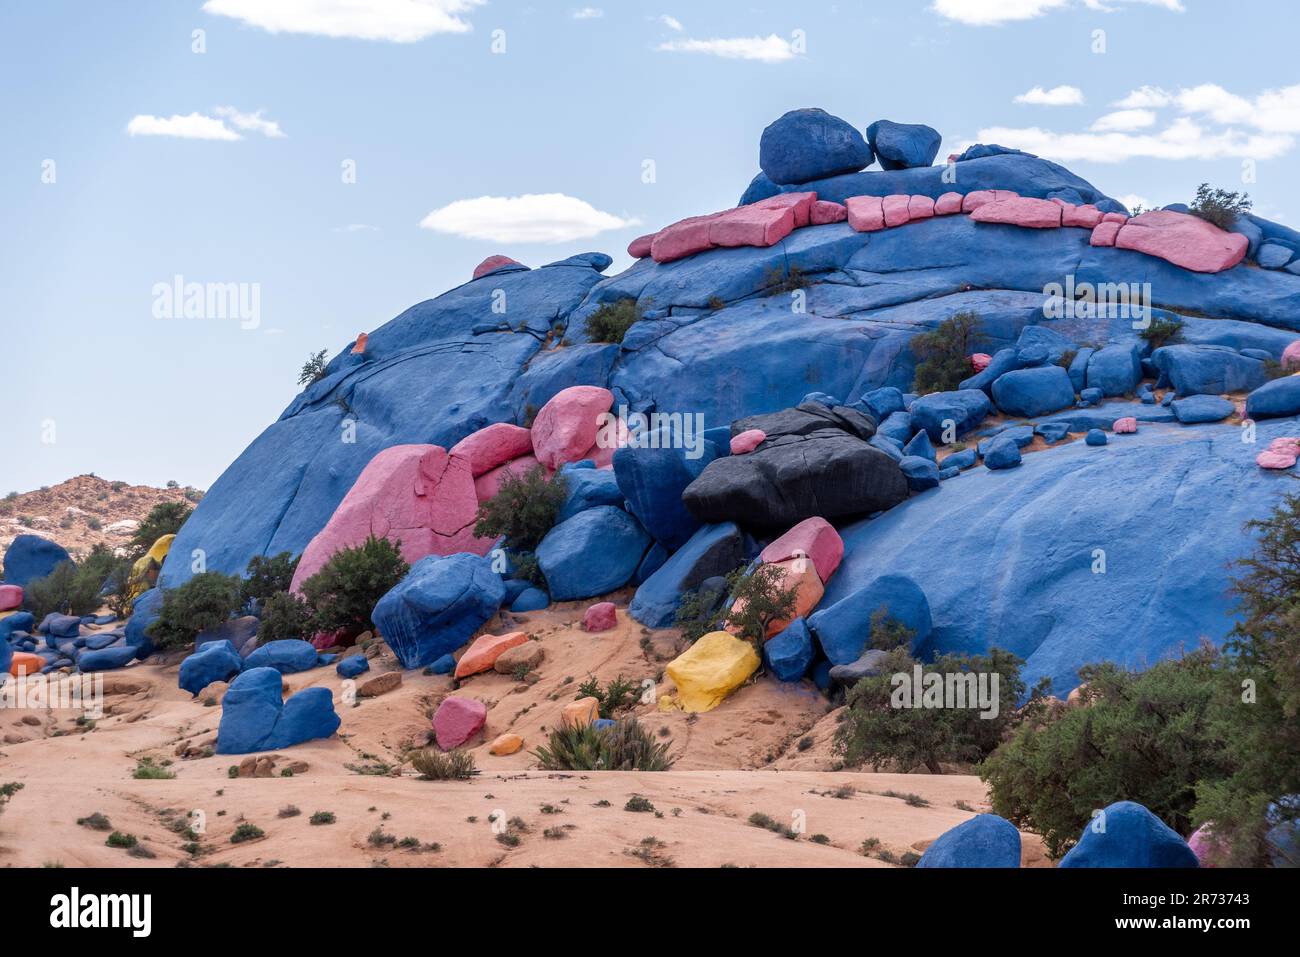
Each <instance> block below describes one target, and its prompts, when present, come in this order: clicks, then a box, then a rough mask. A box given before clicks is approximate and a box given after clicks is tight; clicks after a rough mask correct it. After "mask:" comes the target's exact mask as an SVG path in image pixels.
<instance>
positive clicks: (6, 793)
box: [0, 781, 23, 814]
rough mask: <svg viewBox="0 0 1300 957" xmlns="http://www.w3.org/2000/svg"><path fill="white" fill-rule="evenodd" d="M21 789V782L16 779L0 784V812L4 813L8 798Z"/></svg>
mask: <svg viewBox="0 0 1300 957" xmlns="http://www.w3.org/2000/svg"><path fill="white" fill-rule="evenodd" d="M22 789H23V786H22V784H20V783H19V782H17V781H9V782H7V783H5V784H0V814H3V813H4V810H5V805H6V804H8V803H9V799H10V798H12V797H13V796H14V795H15V794H17V793H18V792H19V791H21V790H22Z"/></svg>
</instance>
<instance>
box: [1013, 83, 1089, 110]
mask: <svg viewBox="0 0 1300 957" xmlns="http://www.w3.org/2000/svg"><path fill="white" fill-rule="evenodd" d="M1015 102H1017V103H1027V104H1029V105H1031V106H1078V105H1080V104H1081V103H1082V102H1083V91H1082V90H1080V89H1079V88H1078V87H1077V86H1054V87H1052V88H1051V89H1050V90H1044V89H1043V88H1042V87H1041V86H1036V87H1034V88H1033V89H1032V90H1030V91H1029V92H1027V93H1021V94H1020V95H1019V96H1017V97H1016V100H1015Z"/></svg>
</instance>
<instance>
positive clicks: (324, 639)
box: [311, 631, 347, 651]
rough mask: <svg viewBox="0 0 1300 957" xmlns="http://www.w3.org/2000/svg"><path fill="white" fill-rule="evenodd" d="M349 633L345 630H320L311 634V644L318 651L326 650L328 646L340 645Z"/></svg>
mask: <svg viewBox="0 0 1300 957" xmlns="http://www.w3.org/2000/svg"><path fill="white" fill-rule="evenodd" d="M346 637H347V633H346V632H344V631H318V632H316V634H314V635H312V636H311V645H312V647H313V648H315V649H316V650H317V651H324V650H325V649H326V648H334V647H336V646H337V645H339V644H340V643H341V642H342V641H343V640H344V639H345V638H346Z"/></svg>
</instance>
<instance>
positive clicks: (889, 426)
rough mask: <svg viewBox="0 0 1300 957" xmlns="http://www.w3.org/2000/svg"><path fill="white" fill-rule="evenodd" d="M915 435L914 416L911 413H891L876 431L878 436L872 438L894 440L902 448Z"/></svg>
mask: <svg viewBox="0 0 1300 957" xmlns="http://www.w3.org/2000/svg"><path fill="white" fill-rule="evenodd" d="M912 433H913V428H912V415H911V413H910V412H891V413H889V415H887V416H886V417H885V418H884V419H883V420H882V421H881V423H880V425H879V427H878V428H877V429H876V434H875V435H873V436H872V438H873V439H874V438H876V437H878V436H879V437H881V438H886V439H892V440H893V441H895V442H897V443H898V444H899V445H900V446H901V445H903V444H904V443H906V442H907V441H908V440H909V439H911V437H912Z"/></svg>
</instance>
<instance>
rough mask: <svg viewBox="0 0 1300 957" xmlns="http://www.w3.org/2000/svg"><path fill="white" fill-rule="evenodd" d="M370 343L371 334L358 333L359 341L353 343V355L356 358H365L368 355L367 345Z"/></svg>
mask: <svg viewBox="0 0 1300 957" xmlns="http://www.w3.org/2000/svg"><path fill="white" fill-rule="evenodd" d="M369 341H370V333H368V332H359V333H357V341H356V342H354V343H352V354H353V355H354V356H363V355H365V354H366V343H368V342H369Z"/></svg>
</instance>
